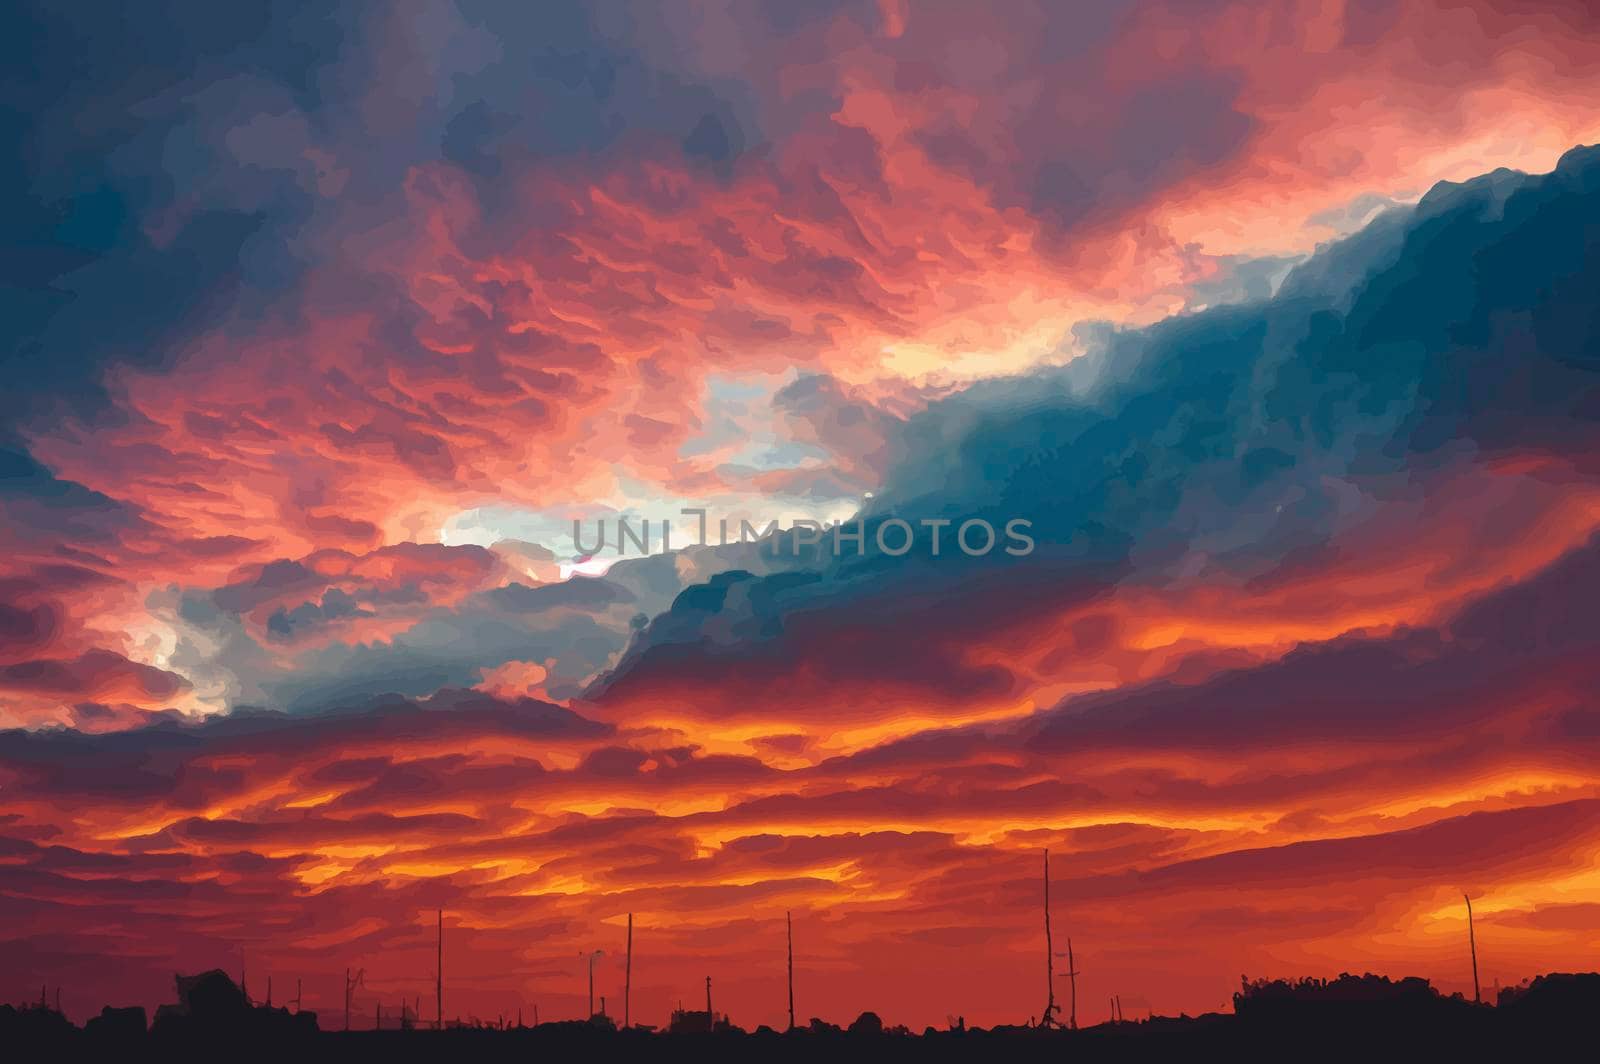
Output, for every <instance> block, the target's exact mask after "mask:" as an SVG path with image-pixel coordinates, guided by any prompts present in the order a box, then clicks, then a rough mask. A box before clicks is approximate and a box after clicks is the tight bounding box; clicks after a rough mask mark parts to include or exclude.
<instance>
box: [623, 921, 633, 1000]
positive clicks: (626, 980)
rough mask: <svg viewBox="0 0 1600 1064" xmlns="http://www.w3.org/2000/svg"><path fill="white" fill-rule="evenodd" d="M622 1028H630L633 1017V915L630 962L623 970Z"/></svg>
mask: <svg viewBox="0 0 1600 1064" xmlns="http://www.w3.org/2000/svg"><path fill="white" fill-rule="evenodd" d="M622 972H623V974H622V1026H623V1027H624V1028H626V1027H628V1026H629V1024H630V1021H631V1017H630V1016H629V1015H628V1006H629V1004H630V1003H631V1002H632V1000H633V914H632V913H629V914H628V962H627V965H626V967H624V968H623V970H622Z"/></svg>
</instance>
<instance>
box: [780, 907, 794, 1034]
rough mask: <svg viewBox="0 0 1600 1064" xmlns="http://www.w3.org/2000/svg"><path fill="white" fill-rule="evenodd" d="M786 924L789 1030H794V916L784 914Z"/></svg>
mask: <svg viewBox="0 0 1600 1064" xmlns="http://www.w3.org/2000/svg"><path fill="white" fill-rule="evenodd" d="M783 923H784V926H785V927H786V928H787V929H788V932H789V1030H791V1031H792V1030H794V917H793V915H791V914H790V913H788V912H785V913H784V914H783Z"/></svg>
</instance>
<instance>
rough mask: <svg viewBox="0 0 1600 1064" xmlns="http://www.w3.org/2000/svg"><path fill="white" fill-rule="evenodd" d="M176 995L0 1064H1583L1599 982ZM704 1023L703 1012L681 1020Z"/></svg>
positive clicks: (194, 991)
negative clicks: (675, 1006) (706, 1006)
mask: <svg viewBox="0 0 1600 1064" xmlns="http://www.w3.org/2000/svg"><path fill="white" fill-rule="evenodd" d="M178 983H179V997H180V1001H179V1002H178V1003H177V1004H175V1005H169V1006H163V1007H162V1008H161V1009H160V1010H158V1012H157V1014H156V1017H155V1021H154V1022H153V1023H151V1024H148V1025H147V1023H146V1017H145V1013H144V1010H143V1009H139V1008H133V1009H113V1008H107V1009H105V1010H103V1011H102V1013H101V1015H99V1016H97V1017H95V1018H93V1019H91V1020H90V1021H89V1022H88V1023H87V1024H86V1025H85V1026H83V1027H77V1026H75V1025H73V1024H71V1023H69V1022H68V1021H67V1019H66V1018H65V1017H64V1016H62V1014H61V1013H59V1012H57V1011H55V1010H54V1009H51V1008H49V1007H47V1006H46V1005H45V1004H44V1003H42V1002H41V1003H40V1004H38V1005H31V1006H24V1007H22V1008H15V1007H13V1006H10V1005H0V1059H6V1060H15V1061H34V1060H38V1061H57V1060H173V1059H182V1060H189V1059H206V1060H218V1061H227V1060H230V1059H251V1060H255V1059H274V1060H292V1061H296V1062H299V1061H323V1060H327V1061H349V1060H385V1061H413V1060H416V1061H420V1060H430V1061H431V1060H439V1061H452V1062H453V1061H478V1060H484V1061H500V1060H506V1061H510V1060H566V1059H582V1058H599V1059H604V1060H625V1059H636V1060H640V1061H649V1060H652V1059H660V1060H674V1061H675V1060H683V1059H695V1060H706V1061H724V1060H726V1061H760V1062H763V1064H765V1062H771V1061H790V1060H793V1061H801V1060H808V1061H809V1060H826V1061H829V1062H830V1064H833V1062H838V1061H848V1060H874V1061H876V1060H885V1059H906V1060H912V1059H915V1060H972V1061H989V1060H996V1059H1005V1060H1046V1059H1048V1060H1064V1059H1071V1060H1108V1061H1109V1060H1117V1061H1129V1060H1134V1061H1139V1060H1177V1059H1183V1058H1192V1059H1198V1060H1219V1059H1235V1060H1240V1059H1243V1060H1265V1059H1272V1060H1299V1059H1333V1058H1336V1057H1338V1058H1346V1059H1352V1060H1361V1059H1362V1058H1369V1059H1370V1058H1376V1059H1382V1060H1390V1059H1417V1060H1430V1061H1431V1060H1441V1059H1449V1058H1454V1059H1458V1060H1487V1059H1491V1058H1500V1059H1501V1060H1507V1061H1515V1060H1534V1059H1538V1060H1568V1059H1571V1060H1593V1059H1596V1057H1595V1043H1596V1035H1597V1034H1600V1029H1597V1028H1600V974H1596V973H1587V974H1581V975H1566V974H1556V975H1546V976H1540V977H1539V978H1537V979H1535V980H1533V981H1532V982H1531V983H1528V984H1526V985H1524V986H1520V987H1510V988H1507V989H1505V990H1502V991H1501V992H1500V994H1499V998H1498V1000H1497V1002H1496V1003H1495V1004H1494V1005H1489V1004H1487V1003H1484V1004H1476V1003H1474V1002H1472V1001H1469V1000H1465V999H1463V998H1461V997H1460V996H1451V997H1445V996H1443V995H1440V994H1439V993H1437V992H1436V991H1435V990H1434V989H1433V988H1432V987H1431V986H1430V985H1429V984H1428V983H1427V982H1426V981H1425V980H1421V979H1402V980H1399V981H1392V980H1389V979H1387V978H1381V977H1376V976H1370V975H1369V976H1348V975H1347V976H1341V977H1340V978H1338V979H1336V980H1332V981H1327V980H1303V981H1300V982H1285V981H1273V982H1267V981H1260V982H1256V983H1247V984H1244V985H1242V986H1241V988H1240V992H1239V993H1238V994H1236V995H1234V1011H1233V1012H1232V1013H1208V1014H1206V1015H1203V1016H1193V1017H1191V1016H1178V1017H1160V1016H1158V1017H1154V1018H1151V1019H1145V1020H1138V1021H1127V1022H1123V1023H1114V1024H1113V1023H1105V1024H1100V1025H1097V1026H1094V1027H1086V1028H1083V1029H1080V1030H1075V1031H1074V1030H1063V1029H1059V1028H1040V1027H995V1028H990V1029H987V1030H986V1029H982V1028H975V1027H974V1028H962V1027H957V1028H955V1029H949V1030H937V1029H934V1028H931V1027H930V1028H927V1029H926V1030H924V1031H922V1032H921V1033H916V1032H911V1031H907V1030H906V1029H904V1028H886V1027H884V1025H883V1024H882V1022H881V1021H880V1020H879V1019H878V1017H877V1016H876V1015H874V1014H872V1013H863V1014H862V1015H861V1016H860V1017H859V1018H858V1019H857V1020H856V1021H854V1022H853V1023H851V1024H850V1025H849V1027H847V1028H842V1029H841V1028H840V1027H837V1026H834V1025H832V1024H828V1023H824V1022H823V1021H821V1020H812V1021H811V1023H810V1024H809V1025H807V1026H805V1027H800V1028H797V1029H796V1030H793V1031H789V1032H778V1031H773V1030H771V1029H769V1028H765V1027H763V1028H760V1029H758V1030H756V1031H753V1032H747V1031H744V1030H741V1029H739V1028H737V1027H734V1026H731V1025H728V1024H727V1023H725V1022H719V1023H718V1024H717V1027H716V1029H715V1030H713V1031H709V1032H708V1031H698V1032H693V1033H690V1032H684V1031H676V1032H674V1031H668V1032H654V1031H649V1030H645V1029H640V1028H634V1029H629V1030H618V1029H616V1027H615V1026H614V1025H613V1024H612V1021H610V1020H609V1019H607V1018H605V1017H596V1019H595V1020H594V1021H593V1022H590V1023H582V1022H578V1021H569V1022H564V1023H545V1024H540V1025H539V1026H537V1027H505V1028H500V1027H473V1026H463V1025H452V1026H449V1027H447V1028H446V1029H445V1030H443V1031H436V1030H431V1029H416V1030H382V1031H371V1030H369V1031H349V1032H346V1031H323V1030H320V1029H319V1027H318V1023H317V1017H316V1016H315V1015H314V1014H312V1013H302V1014H295V1013H292V1012H291V1011H289V1010H288V1009H282V1008H266V1007H262V1006H256V1005H252V1004H250V1003H249V1002H248V1001H247V1000H246V999H245V997H244V995H243V993H242V992H241V991H240V990H239V989H238V987H237V986H235V985H234V984H233V983H232V982H231V981H230V980H229V979H228V978H227V976H225V975H224V974H223V973H221V972H208V973H205V974H204V975H201V976H196V977H189V978H181V979H180V980H179V981H178ZM688 1015H689V1016H690V1017H701V1018H703V1016H704V1014H699V1013H693V1014H688Z"/></svg>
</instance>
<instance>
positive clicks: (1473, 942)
mask: <svg viewBox="0 0 1600 1064" xmlns="http://www.w3.org/2000/svg"><path fill="white" fill-rule="evenodd" d="M1461 897H1462V899H1463V900H1464V901H1466V903H1467V946H1468V948H1470V949H1471V950H1472V1000H1473V1001H1476V1002H1479V1003H1481V1002H1482V1001H1483V996H1482V995H1481V994H1480V993H1479V992H1478V940H1477V938H1476V936H1474V935H1473V933H1472V899H1471V898H1469V897H1467V896H1466V894H1462V895H1461Z"/></svg>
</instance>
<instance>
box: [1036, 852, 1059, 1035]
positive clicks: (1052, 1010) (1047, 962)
mask: <svg viewBox="0 0 1600 1064" xmlns="http://www.w3.org/2000/svg"><path fill="white" fill-rule="evenodd" d="M1044 979H1045V987H1046V989H1047V990H1048V991H1049V994H1048V997H1047V1000H1046V1002H1045V1006H1044V1015H1043V1016H1042V1017H1040V1019H1039V1026H1041V1027H1053V1026H1055V1023H1056V1013H1057V1012H1058V1011H1060V1008H1059V1006H1057V1005H1056V960H1055V947H1054V946H1053V945H1052V944H1051V941H1050V851H1049V850H1045V851H1044Z"/></svg>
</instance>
